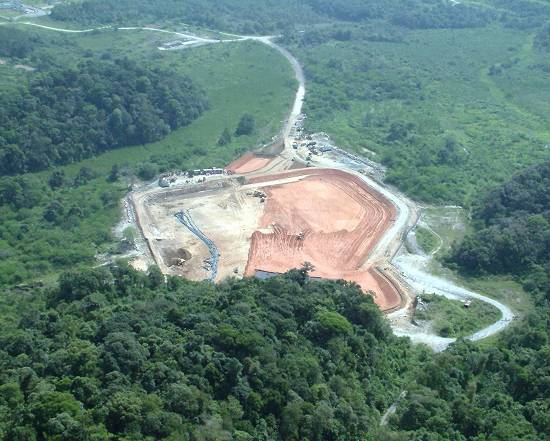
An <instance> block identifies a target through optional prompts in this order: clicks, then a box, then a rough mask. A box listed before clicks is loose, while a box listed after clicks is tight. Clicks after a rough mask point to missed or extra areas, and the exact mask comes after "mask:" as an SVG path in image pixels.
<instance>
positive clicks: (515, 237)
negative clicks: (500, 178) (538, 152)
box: [448, 162, 550, 301]
mask: <svg viewBox="0 0 550 441" xmlns="http://www.w3.org/2000/svg"><path fill="white" fill-rule="evenodd" d="M549 189H550V162H545V163H543V164H540V165H535V166H533V167H530V168H528V169H526V170H525V171H523V172H522V173H520V174H518V175H517V176H515V177H514V178H512V179H511V180H510V181H509V182H507V183H505V184H504V185H502V186H501V187H498V188H496V189H495V190H493V191H492V192H490V193H489V194H488V195H487V196H486V197H485V198H483V199H482V200H481V201H480V203H479V205H478V206H476V207H475V209H474V212H473V218H474V221H475V223H474V225H475V226H476V231H475V232H473V233H472V234H470V235H469V236H467V237H466V239H465V240H464V241H463V242H461V243H460V244H457V245H456V246H455V248H454V250H453V251H452V255H451V256H450V257H449V259H448V260H449V263H454V264H456V265H457V266H458V267H459V268H460V269H462V270H463V271H465V272H467V273H470V274H482V273H492V274H502V273H508V274H514V275H515V276H517V277H519V278H520V279H521V280H522V281H523V284H524V285H525V287H526V288H527V289H528V290H529V291H534V292H536V293H545V295H546V300H547V301H550V191H549Z"/></svg>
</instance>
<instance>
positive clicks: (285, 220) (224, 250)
mask: <svg viewBox="0 0 550 441" xmlns="http://www.w3.org/2000/svg"><path fill="white" fill-rule="evenodd" d="M258 190H259V191H262V192H263V193H265V194H266V195H267V199H266V200H265V202H262V199H261V197H259V196H258V193H256V195H255V192H256V191H258ZM133 200H134V205H135V206H136V214H137V217H138V221H139V223H140V226H141V229H142V231H143V233H144V236H145V238H146V240H147V242H148V244H149V249H150V251H151V254H152V255H153V256H154V258H155V261H156V262H157V264H158V265H159V267H160V268H161V270H162V271H163V272H164V273H166V274H172V275H180V276H185V277H186V278H189V279H193V280H202V279H205V278H207V277H208V275H209V270H208V267H205V260H206V259H208V258H209V257H210V254H209V251H208V249H207V247H206V246H205V245H204V244H203V243H202V242H201V241H200V240H199V239H198V238H197V237H196V236H195V235H194V234H193V233H191V232H190V231H189V230H188V229H187V228H186V227H185V226H183V225H182V224H180V223H179V221H178V220H177V219H176V218H175V216H174V215H175V213H177V212H178V211H181V210H187V211H188V213H189V214H190V215H191V217H192V218H193V220H194V222H195V223H196V224H197V225H198V226H199V228H200V229H201V230H202V232H203V233H204V234H205V235H206V236H207V237H208V238H209V239H211V240H212V241H213V242H214V243H215V244H216V246H217V247H218V249H219V252H220V263H219V267H218V277H217V280H218V281H219V280H223V279H225V278H227V277H229V276H234V275H245V276H254V274H255V272H256V270H263V271H269V272H276V273H281V272H285V271H287V270H289V269H292V268H298V267H300V266H301V265H302V264H303V263H304V262H306V261H308V262H311V263H312V264H313V265H314V266H315V271H314V272H313V273H312V275H313V276H317V277H322V278H327V279H345V280H348V281H353V282H356V283H358V284H359V285H360V286H361V287H362V288H363V289H364V290H365V291H372V292H373V293H374V296H375V301H376V303H377V304H378V305H379V306H380V308H381V309H383V310H388V309H392V308H395V307H397V306H399V304H400V302H401V297H400V295H399V293H398V291H397V290H396V288H395V287H394V286H393V284H391V283H390V282H389V281H388V279H387V278H386V277H385V276H383V275H382V274H381V273H380V272H379V271H378V270H376V269H375V268H374V267H373V266H372V264H370V263H368V262H367V261H368V257H369V253H370V252H371V250H372V249H373V247H374V246H375V245H376V244H377V242H378V241H379V238H380V236H381V235H382V234H384V232H385V231H386V229H387V228H388V227H389V225H390V224H391V223H392V221H393V219H394V217H395V208H394V206H393V205H392V204H391V203H390V202H389V201H388V200H387V199H386V198H384V197H383V196H382V195H381V194H379V193H378V192H376V191H374V190H373V189H371V188H370V187H368V186H367V185H366V184H365V183H364V182H363V181H361V180H360V179H359V178H357V177H356V176H354V175H351V174H349V173H346V172H342V171H338V170H326V169H311V168H307V169H301V170H292V171H288V172H283V173H277V174H272V175H263V176H261V177H251V178H249V180H248V181H247V182H246V183H245V185H240V184H239V183H237V181H236V180H235V179H230V178H227V177H225V178H221V179H220V178H218V179H214V178H212V180H210V181H208V182H207V183H205V184H202V185H201V186H198V187H197V186H196V185H195V188H192V189H191V188H190V189H188V190H185V189H182V188H173V189H169V190H166V191H164V192H160V193H159V192H158V191H150V192H144V193H143V194H137V195H134V197H133ZM181 259H183V260H184V261H185V263H183V264H182V261H181ZM178 262H179V263H178Z"/></svg>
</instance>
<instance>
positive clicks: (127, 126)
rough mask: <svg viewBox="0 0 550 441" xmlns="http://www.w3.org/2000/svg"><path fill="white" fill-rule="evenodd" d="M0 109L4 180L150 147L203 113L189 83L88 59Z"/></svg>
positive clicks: (34, 84) (202, 101) (125, 63)
mask: <svg viewBox="0 0 550 441" xmlns="http://www.w3.org/2000/svg"><path fill="white" fill-rule="evenodd" d="M13 93H15V92H13ZM2 103H3V104H2V107H1V108H0V174H4V175H6V174H18V173H24V172H26V171H38V170H43V169H46V168H48V167H50V166H53V165H60V164H68V163H72V162H75V161H79V160H82V159H84V158H87V157H90V156H92V155H95V154H98V153H101V152H103V151H106V150H109V149H113V148H117V147H122V146H128V145H136V144H145V143H149V142H152V141H157V140H159V139H161V138H163V137H165V136H166V135H167V134H168V133H169V132H170V131H172V130H175V129H177V128H179V127H183V126H185V125H187V124H189V123H190V122H191V121H193V120H194V119H196V118H197V117H198V116H199V115H200V114H201V113H202V112H203V111H204V110H205V109H206V108H207V106H208V104H207V100H206V97H205V95H204V93H203V92H202V91H201V90H200V89H199V88H198V87H197V86H196V85H195V84H194V83H193V82H192V81H191V80H190V79H189V78H186V77H181V76H178V75H175V74H173V73H172V72H170V71H166V70H164V69H150V68H147V67H144V66H140V65H138V64H137V63H136V62H134V61H131V60H128V59H120V60H115V61H108V60H98V59H88V60H86V61H83V62H81V63H80V64H78V66H77V67H76V68H64V69H54V70H51V71H47V72H45V73H42V74H39V75H37V76H36V77H35V78H32V79H31V80H30V84H29V85H28V88H25V87H22V88H20V89H19V91H18V93H17V94H16V96H15V97H14V96H13V94H11V95H10V96H9V97H8V96H5V97H4V96H3V97H2Z"/></svg>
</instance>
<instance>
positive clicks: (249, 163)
mask: <svg viewBox="0 0 550 441" xmlns="http://www.w3.org/2000/svg"><path fill="white" fill-rule="evenodd" d="M272 160H273V158H262V157H260V156H256V155H254V154H253V153H246V154H245V155H243V156H241V157H240V158H239V159H237V160H236V161H233V162H232V163H231V164H229V165H228V166H227V167H226V170H228V171H230V172H232V173H234V174H244V173H251V172H253V171H256V170H259V169H261V168H263V167H265V166H266V165H267V164H269V163H270V162H271V161H272Z"/></svg>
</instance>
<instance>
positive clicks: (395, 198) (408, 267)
mask: <svg viewBox="0 0 550 441" xmlns="http://www.w3.org/2000/svg"><path fill="white" fill-rule="evenodd" d="M6 24H7V23H6ZM21 24H25V25H28V26H36V27H40V28H43V29H48V30H52V31H58V32H66V33H86V32H92V31H95V30H101V29H119V30H127V31H138V30H140V31H149V32H161V33H168V34H172V35H176V36H178V37H181V38H184V39H186V40H187V42H186V45H184V46H183V48H184V47H190V46H194V45H202V44H215V43H229V42H240V41H247V40H253V41H258V42H261V43H263V44H266V45H268V46H270V47H272V48H273V49H275V50H277V51H278V52H279V53H280V54H281V55H283V56H284V57H285V58H286V59H287V60H288V61H289V63H290V64H291V66H292V68H293V70H294V72H295V76H296V79H297V80H298V83H299V86H298V90H297V93H296V97H295V101H294V105H293V107H292V109H291V111H290V114H289V117H288V119H287V121H286V124H285V126H284V129H283V132H282V137H283V139H284V141H285V143H284V144H285V148H284V150H283V152H282V153H281V154H280V155H279V157H277V158H275V159H274V160H273V161H270V162H269V164H266V165H265V166H264V167H265V168H260V169H258V170H256V172H255V173H256V174H261V173H262V172H265V171H266V168H269V170H271V171H274V170H276V169H285V168H289V167H290V165H291V164H292V160H293V159H299V158H298V156H297V153H296V152H295V151H294V150H293V149H292V147H291V145H292V142H293V141H294V140H293V139H292V137H291V131H292V128H293V127H294V125H295V123H296V121H297V119H298V117H299V115H300V114H301V112H302V106H303V101H304V97H305V94H306V82H305V75H304V72H303V69H302V67H301V65H300V63H299V61H298V60H297V59H296V58H295V57H294V56H293V55H292V54H291V53H290V52H289V51H287V50H286V49H284V48H283V47H281V46H279V45H277V44H276V43H274V41H273V40H274V38H275V37H273V36H263V37H258V36H240V35H233V34H223V35H226V36H227V37H229V38H227V39H219V40H217V39H212V38H204V37H200V36H197V35H194V34H189V33H181V32H176V31H169V30H163V29H157V28H151V27H123V28H111V27H108V26H103V27H98V28H93V29H83V30H75V29H62V28H56V27H51V26H45V25H40V24H37V23H32V22H23V23H21ZM329 162H330V161H329ZM319 165H321V166H330V167H333V168H338V169H340V170H343V171H347V172H350V173H353V174H355V175H356V176H359V177H360V178H361V179H362V180H363V181H364V182H365V183H367V184H368V185H369V186H371V187H372V188H373V189H375V190H376V191H378V192H380V193H381V194H382V195H384V196H385V197H386V198H387V199H388V200H389V201H391V202H392V203H393V205H394V206H395V207H396V216H395V219H394V221H393V224H392V226H391V228H389V229H388V230H386V232H385V233H384V234H383V236H382V237H381V238H380V240H379V242H378V244H377V245H376V247H375V248H374V249H373V250H372V252H371V255H370V259H369V261H371V262H373V261H376V262H378V263H379V264H381V265H382V266H393V267H394V269H397V271H398V272H400V273H401V275H402V276H403V278H404V280H405V281H406V284H407V285H408V286H409V287H410V288H411V289H412V290H413V291H416V292H423V291H427V292H433V293H435V294H438V295H443V296H446V297H449V298H455V299H462V298H466V297H468V298H476V299H478V300H480V301H484V302H487V303H490V304H492V305H493V306H495V307H497V308H498V309H499V310H500V311H501V313H502V318H501V319H500V320H499V321H497V322H496V323H494V324H492V325H490V326H488V327H486V328H484V329H482V330H480V331H478V332H476V333H475V334H473V335H471V336H470V337H468V338H470V339H471V340H474V341H475V340H480V339H482V338H485V337H488V336H490V335H493V334H495V333H497V332H499V331H500V330H502V329H504V328H505V327H506V326H507V325H508V324H509V323H510V322H511V320H513V318H514V315H513V313H512V311H511V310H510V308H508V307H507V306H506V305H503V304H501V303H500V302H498V301H496V300H494V299H491V298H489V297H486V296H484V295H482V294H479V293H474V292H472V291H469V290H466V289H464V288H461V287H458V286H456V285H455V284H454V283H453V282H451V281H448V280H444V279H442V278H439V277H435V276H433V275H431V274H429V273H428V270H427V262H428V259H429V257H427V256H421V255H410V254H409V255H406V254H403V253H401V254H399V255H398V257H395V255H396V253H397V252H398V251H399V250H400V248H401V244H402V243H403V241H404V240H405V238H406V236H407V234H408V233H409V232H410V231H411V228H412V227H413V225H414V224H415V222H416V219H417V218H418V212H419V208H418V207H417V205H416V204H415V203H414V202H412V201H411V200H409V199H408V198H406V197H405V196H404V195H402V194H401V193H399V192H397V191H396V190H394V189H392V188H390V187H386V186H385V185H383V184H380V183H379V182H377V181H375V180H373V179H371V178H370V177H368V176H365V175H363V174H360V173H358V172H357V168H355V167H353V166H350V161H349V159H347V160H345V161H336V162H335V161H332V162H331V163H329V164H327V163H326V161H325V164H323V158H319ZM385 272H386V274H388V276H389V277H395V273H396V271H394V270H392V268H389V267H387V268H385ZM392 274H394V275H392ZM399 314H401V315H402V314H406V311H398V312H396V313H394V314H393V316H394V317H396V316H397V315H399ZM390 318H392V315H391V314H390ZM393 329H394V332H395V333H396V334H397V335H406V336H409V337H411V339H413V340H414V341H417V342H424V343H426V344H428V345H429V346H431V347H432V348H434V349H435V350H443V349H445V348H446V347H447V346H448V345H449V344H450V343H452V342H453V341H454V340H452V339H445V338H441V337H437V336H434V335H430V334H423V333H421V332H414V331H412V330H411V329H405V328H402V327H399V326H398V325H394V326H393Z"/></svg>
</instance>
